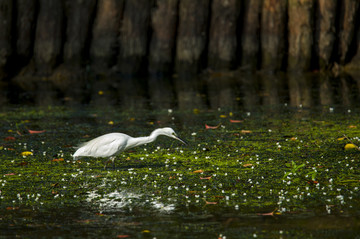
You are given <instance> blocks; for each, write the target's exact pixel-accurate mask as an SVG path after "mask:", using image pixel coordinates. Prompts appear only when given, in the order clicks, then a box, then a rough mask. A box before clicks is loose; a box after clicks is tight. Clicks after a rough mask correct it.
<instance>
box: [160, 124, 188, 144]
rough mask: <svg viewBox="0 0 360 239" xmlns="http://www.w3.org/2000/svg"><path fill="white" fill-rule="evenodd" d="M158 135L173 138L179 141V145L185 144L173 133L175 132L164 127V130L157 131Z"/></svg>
mask: <svg viewBox="0 0 360 239" xmlns="http://www.w3.org/2000/svg"><path fill="white" fill-rule="evenodd" d="M158 134H159V135H165V136H168V137H170V138H173V139H177V140H179V141H180V142H181V143H183V144H187V143H186V142H185V141H184V140H182V139H181V138H180V137H179V136H178V135H177V134H176V133H175V131H174V130H173V129H172V128H169V127H166V128H161V129H158Z"/></svg>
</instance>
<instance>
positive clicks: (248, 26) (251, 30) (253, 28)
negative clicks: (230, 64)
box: [241, 0, 263, 71]
mask: <svg viewBox="0 0 360 239" xmlns="http://www.w3.org/2000/svg"><path fill="white" fill-rule="evenodd" d="M262 2H263V0H246V1H245V4H244V8H245V9H244V15H245V16H244V24H243V30H242V34H241V45H242V47H241V66H242V68H245V69H248V70H250V71H254V70H256V69H257V68H258V67H259V65H260V59H261V57H260V19H261V9H262Z"/></svg>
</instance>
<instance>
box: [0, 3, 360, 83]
mask: <svg viewBox="0 0 360 239" xmlns="http://www.w3.org/2000/svg"><path fill="white" fill-rule="evenodd" d="M359 5H360V2H359V1H358V0H340V1H339V0H195V1H194V0H86V1H82V0H26V1H23V0H16V1H15V0H14V1H13V0H0V29H1V33H0V79H2V80H4V79H5V81H6V80H8V79H12V78H16V77H18V78H19V77H20V78H21V77H24V76H28V77H31V76H39V77H50V78H51V77H52V76H54V75H56V74H59V72H60V73H61V72H65V71H71V72H74V71H75V72H76V71H84V70H91V71H94V72H97V73H103V74H107V73H109V72H118V73H121V74H123V75H138V74H143V75H144V74H150V75H166V74H170V75H171V74H174V73H176V74H177V75H181V74H183V73H186V74H187V73H195V74H196V73H199V72H201V71H203V70H204V69H211V70H214V71H228V70H234V69H244V70H249V71H256V70H264V71H268V72H276V71H300V72H303V71H305V72H306V71H313V70H328V69H331V68H334V66H344V69H347V68H349V69H350V68H351V69H356V68H360V66H359V65H360V64H359V63H360V49H359V48H360V43H359V42H360V30H359V25H360V11H359V9H360V8H359Z"/></svg>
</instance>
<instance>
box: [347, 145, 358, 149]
mask: <svg viewBox="0 0 360 239" xmlns="http://www.w3.org/2000/svg"><path fill="white" fill-rule="evenodd" d="M344 148H345V150H349V149H357V148H358V147H357V146H356V145H355V144H346V145H345V147H344Z"/></svg>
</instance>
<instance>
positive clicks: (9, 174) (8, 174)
mask: <svg viewBox="0 0 360 239" xmlns="http://www.w3.org/2000/svg"><path fill="white" fill-rule="evenodd" d="M12 175H15V173H7V174H4V176H12Z"/></svg>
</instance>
